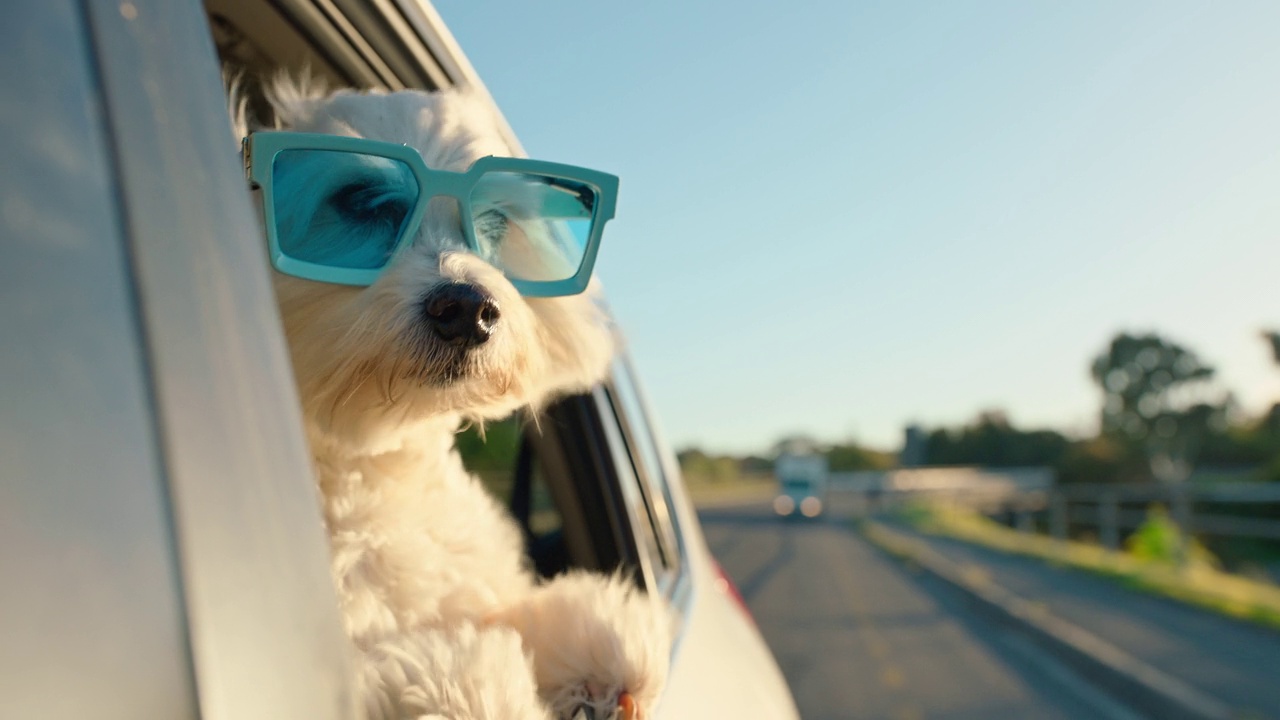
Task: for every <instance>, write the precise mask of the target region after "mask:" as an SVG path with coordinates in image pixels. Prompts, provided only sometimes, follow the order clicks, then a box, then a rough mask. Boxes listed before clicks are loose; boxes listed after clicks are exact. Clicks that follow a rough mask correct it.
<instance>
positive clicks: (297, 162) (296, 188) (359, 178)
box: [271, 150, 419, 270]
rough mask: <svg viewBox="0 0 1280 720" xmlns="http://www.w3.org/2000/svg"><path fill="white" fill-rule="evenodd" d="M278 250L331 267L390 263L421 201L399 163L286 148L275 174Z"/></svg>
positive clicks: (371, 267)
mask: <svg viewBox="0 0 1280 720" xmlns="http://www.w3.org/2000/svg"><path fill="white" fill-rule="evenodd" d="M271 173H272V175H271V182H272V207H273V209H274V211H275V224H276V239H277V241H278V243H279V245H280V252H282V253H283V254H285V255H287V256H288V257H291V258H294V259H295V260H301V261H303V262H309V263H313V264H316V265H322V266H325V267H331V268H346V269H361V270H365V269H368V270H377V269H379V268H382V267H383V266H385V265H386V264H387V261H388V260H390V259H391V254H392V253H393V252H394V251H395V249H396V246H397V245H398V244H399V242H400V237H401V235H402V234H403V233H404V229H405V220H406V219H407V218H408V217H409V214H410V213H411V212H412V211H413V207H414V205H415V204H416V203H417V200H418V195H419V188H418V181H417V180H416V179H415V178H414V176H413V171H412V170H410V169H409V166H408V165H406V164H405V163H403V162H401V161H399V160H392V159H390V158H384V157H379V156H377V155H365V154H362V153H356V152H341V151H336V150H281V151H280V152H279V153H277V154H276V158H275V163H274V165H273V166H272V170H271Z"/></svg>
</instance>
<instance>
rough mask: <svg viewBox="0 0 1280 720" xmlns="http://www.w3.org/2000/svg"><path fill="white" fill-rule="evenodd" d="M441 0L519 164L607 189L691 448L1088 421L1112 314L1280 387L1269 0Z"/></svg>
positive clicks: (881, 441) (1276, 153) (615, 295)
mask: <svg viewBox="0 0 1280 720" xmlns="http://www.w3.org/2000/svg"><path fill="white" fill-rule="evenodd" d="M436 7H437V9H438V11H439V12H440V13H441V15H442V16H443V17H444V19H445V21H446V22H447V23H448V24H449V26H450V27H451V29H452V30H453V33H454V35H455V36H456V37H457V39H458V42H459V43H460V44H461V46H462V48H463V49H464V51H465V52H466V53H467V55H468V56H469V57H470V59H471V62H472V64H473V65H475V67H476V69H477V70H478V71H479V73H480V75H481V77H482V78H483V79H484V81H485V83H486V84H487V85H488V87H489V89H490V91H491V92H492V93H493V95H494V97H495V98H496V99H497V101H498V103H499V104H500V105H501V107H502V108H503V111H504V112H505V114H506V116H507V118H508V120H509V121H510V122H511V124H512V126H513V127H514V128H515V130H516V132H517V134H518V135H519V136H520V138H521V140H522V142H523V143H524V145H525V148H526V149H527V150H528V152H529V153H530V154H531V155H532V156H534V157H538V158H542V159H547V160H557V161H562V162H569V163H575V164H581V165H587V166H590V167H596V168H599V169H602V170H609V171H611V172H614V173H616V174H618V175H619V176H620V177H621V178H622V190H621V195H620V198H619V208H618V217H617V220H616V221H614V222H613V223H612V224H611V225H610V227H609V230H608V232H607V233H606V234H605V240H604V245H603V246H602V250H601V257H600V262H599V264H598V266H597V267H598V271H599V274H600V275H601V277H602V278H603V279H604V281H605V284H606V287H607V289H608V294H609V298H610V302H611V304H612V305H613V308H614V310H615V312H616V314H617V316H618V318H619V320H620V322H621V323H622V324H623V327H624V328H625V331H626V333H627V335H628V337H629V341H630V345H631V351H632V354H633V356H634V358H635V361H636V363H637V365H638V367H639V369H640V372H641V375H642V377H643V379H644V382H645V385H646V388H647V390H648V394H649V395H650V399H651V400H652V402H653V404H654V405H655V406H656V410H657V412H658V414H659V416H660V420H661V424H662V426H663V427H664V429H665V431H666V435H667V436H668V438H669V439H670V440H671V441H672V442H673V444H675V445H677V446H685V445H690V444H698V445H701V446H703V447H705V448H707V449H709V450H718V451H747V450H754V449H763V448H766V447H767V446H768V445H769V444H770V443H771V442H772V441H773V440H774V439H776V438H777V437H779V436H781V435H784V434H788V433H794V432H804V433H810V434H812V435H815V436H817V437H818V438H820V439H823V440H831V441H835V440H844V439H848V438H856V439H858V440H860V441H862V442H865V443H870V444H873V445H879V446H882V447H885V448H889V449H891V448H895V447H897V445H898V444H899V441H900V436H901V431H902V427H903V425H904V424H906V423H907V422H909V421H917V422H920V423H923V424H925V425H927V426H934V425H940V424H956V423H960V422H963V421H965V420H968V419H970V418H972V417H973V416H974V415H975V414H976V413H977V412H978V411H980V410H983V409H987V408H1002V409H1004V410H1006V411H1007V412H1008V413H1009V415H1010V417H1011V418H1012V420H1013V421H1014V423H1015V424H1017V425H1020V426H1051V427H1056V428H1059V429H1062V430H1066V431H1070V432H1074V433H1086V432H1090V431H1092V430H1093V429H1094V423H1095V418H1096V415H1097V409H1098V406H1099V404H1100V398H1099V395H1098V393H1097V391H1096V390H1095V389H1094V387H1093V385H1092V383H1091V381H1090V379H1089V377H1088V373H1087V367H1088V363H1089V360H1090V359H1091V358H1092V357H1093V356H1094V355H1095V354H1096V353H1098V352H1099V351H1101V350H1102V349H1103V347H1104V346H1105V345H1106V343H1107V341H1108V340H1109V339H1110V337H1111V336H1112V335H1113V334H1114V333H1115V332H1116V331H1118V330H1135V331H1151V330H1154V331H1158V332H1160V333H1162V334H1165V335H1167V336H1169V337H1170V338H1172V339H1174V340H1176V341H1179V342H1181V343H1184V344H1186V345H1188V346H1190V347H1191V348H1192V349H1193V350H1195V351H1197V352H1199V353H1200V354H1201V355H1202V356H1203V357H1205V358H1206V359H1207V360H1208V361H1209V362H1210V363H1212V364H1214V365H1216V366H1217V367H1218V368H1219V371H1220V378H1221V381H1222V384H1223V385H1224V386H1225V387H1227V388H1229V389H1231V390H1233V391H1234V392H1235V393H1236V394H1237V396H1238V397H1239V399H1240V400H1241V402H1242V404H1243V405H1244V407H1245V408H1246V409H1247V410H1249V411H1251V412H1257V411H1260V410H1261V409H1263V408H1265V407H1267V406H1269V404H1270V403H1271V402H1274V401H1277V400H1280V369H1277V368H1276V367H1275V366H1274V365H1273V364H1272V362H1271V359H1270V357H1269V355H1268V352H1267V348H1266V346H1265V345H1264V344H1263V343H1262V341H1261V340H1260V338H1259V337H1258V331H1259V330H1260V329H1261V328H1262V327H1264V326H1280V282H1278V278H1280V41H1277V38H1278V37H1280V3H1275V2H1233V3H1208V2H1172V1H1161V2H1124V3H1115V2H1080V3H1050V2H1018V1H1013V0H1010V1H1009V2H948V3H902V2H889V1H887V0H886V1H883V2H868V3H858V2H840V1H831V2H789V3H777V2H773V3H758V2H721V3H709V2H658V3H561V2H531V3H503V4H501V5H495V4H492V3H477V2H471V1H469V0H439V2H437V4H436Z"/></svg>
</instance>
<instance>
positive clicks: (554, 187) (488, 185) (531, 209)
mask: <svg viewBox="0 0 1280 720" xmlns="http://www.w3.org/2000/svg"><path fill="white" fill-rule="evenodd" d="M598 200H599V192H598V191H597V190H596V189H595V188H593V187H591V186H589V185H585V184H583V183H580V182H577V181H574V180H567V179H565V178H557V177H550V176H545V175H538V174H535V173H521V172H490V173H486V174H485V175H484V176H483V177H482V178H481V179H480V181H479V182H478V183H477V184H476V186H475V188H474V189H473V190H472V191H471V213H472V216H471V219H472V223H473V225H474V227H475V232H476V244H477V245H478V246H479V247H478V250H479V253H480V256H481V257H483V258H484V259H485V260H487V261H488V262H489V263H490V264H492V265H494V266H495V267H497V268H500V269H501V270H503V271H504V272H505V273H506V274H507V275H508V276H509V277H512V278H515V279H518V280H532V281H556V280H565V279H568V278H571V277H573V276H574V275H577V274H578V271H579V269H580V268H581V267H582V261H583V258H584V257H585V255H586V250H587V242H588V239H589V238H590V237H591V230H592V221H593V219H594V217H595V214H596V213H595V208H596V205H597V204H598Z"/></svg>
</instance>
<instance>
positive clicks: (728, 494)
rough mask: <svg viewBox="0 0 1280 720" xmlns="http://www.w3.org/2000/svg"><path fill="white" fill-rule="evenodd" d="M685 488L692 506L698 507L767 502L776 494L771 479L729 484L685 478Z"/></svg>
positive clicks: (776, 490)
mask: <svg viewBox="0 0 1280 720" xmlns="http://www.w3.org/2000/svg"><path fill="white" fill-rule="evenodd" d="M685 487H686V488H688V490H689V497H690V499H692V500H693V504H694V505H696V506H699V507H705V506H713V505H720V504H732V503H738V502H768V501H770V500H772V499H773V497H774V496H775V495H777V493H778V483H777V482H776V481H774V479H773V478H772V477H765V478H752V479H742V480H733V481H729V482H711V481H698V480H696V479H690V478H687V477H686V478H685Z"/></svg>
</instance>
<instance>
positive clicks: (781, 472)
mask: <svg viewBox="0 0 1280 720" xmlns="http://www.w3.org/2000/svg"><path fill="white" fill-rule="evenodd" d="M773 472H774V476H775V477H777V478H778V497H776V498H774V500H773V510H774V512H776V513H777V514H778V515H781V516H782V517H793V516H795V515H796V514H797V513H798V514H799V515H802V516H804V517H807V518H816V517H818V516H819V515H821V514H822V511H823V509H824V508H825V507H826V504H827V486H828V484H829V483H830V476H829V475H828V473H827V458H826V457H825V456H824V455H821V454H818V453H804V454H799V453H782V454H781V455H779V456H778V459H777V460H776V461H775V462H774V464H773Z"/></svg>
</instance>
